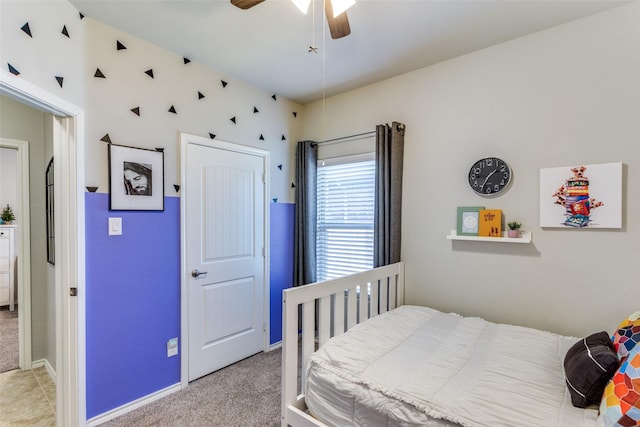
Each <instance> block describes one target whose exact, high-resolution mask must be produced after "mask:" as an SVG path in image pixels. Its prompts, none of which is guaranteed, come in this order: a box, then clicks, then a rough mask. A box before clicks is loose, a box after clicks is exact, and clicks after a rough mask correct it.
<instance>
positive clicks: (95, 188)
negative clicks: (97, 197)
mask: <svg viewBox="0 0 640 427" xmlns="http://www.w3.org/2000/svg"><path fill="white" fill-rule="evenodd" d="M97 189H98V187H87V191H88V192H89V193H95V192H96V190H97Z"/></svg>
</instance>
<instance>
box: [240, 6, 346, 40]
mask: <svg viewBox="0 0 640 427" xmlns="http://www.w3.org/2000/svg"><path fill="white" fill-rule="evenodd" d="M263 1H264V0H231V4H233V5H234V6H236V7H239V8H240V9H249V8H252V7H253V6H255V5H258V4H260V3H262V2H263ZM292 1H293V2H294V3H295V5H296V6H297V7H298V8H299V9H300V10H301V11H302V12H303V13H307V9H308V8H309V3H311V0H292ZM354 3H355V1H354V0H346V1H345V0H341V1H337V0H324V12H325V14H326V15H327V23H328V24H329V32H330V33H331V38H332V39H339V38H342V37H346V36H348V35H349V34H351V27H350V26H349V18H347V9H348V8H349V7H351V6H352V5H353V4H354ZM334 10H335V14H334Z"/></svg>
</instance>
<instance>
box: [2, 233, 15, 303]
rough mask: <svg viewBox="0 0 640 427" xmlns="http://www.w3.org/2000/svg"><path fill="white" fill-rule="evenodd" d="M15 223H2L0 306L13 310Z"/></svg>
mask: <svg viewBox="0 0 640 427" xmlns="http://www.w3.org/2000/svg"><path fill="white" fill-rule="evenodd" d="M15 232H16V226H15V225H0V306H5V305H8V306H9V310H10V311H13V303H14V300H15V296H14V290H15V284H14V282H15V262H16V256H15V246H14V243H13V242H14V239H15Z"/></svg>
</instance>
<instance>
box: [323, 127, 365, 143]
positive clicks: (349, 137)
mask: <svg viewBox="0 0 640 427" xmlns="http://www.w3.org/2000/svg"><path fill="white" fill-rule="evenodd" d="M375 134H376V131H375V130H372V131H369V132H362V133H356V134H353V135H347V136H341V137H339V138H333V139H327V140H324V141H320V142H316V145H320V144H324V143H326V142H336V141H341V140H343V139H351V138H355V137H357V136H366V135H375Z"/></svg>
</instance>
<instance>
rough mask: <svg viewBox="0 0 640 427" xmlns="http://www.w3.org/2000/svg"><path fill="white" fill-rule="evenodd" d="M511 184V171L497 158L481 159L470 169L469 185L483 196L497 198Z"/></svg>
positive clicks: (505, 163)
mask: <svg viewBox="0 0 640 427" xmlns="http://www.w3.org/2000/svg"><path fill="white" fill-rule="evenodd" d="M510 182H511V169H510V168H509V165H508V164H507V162H505V161H504V160H502V159H498V158H497V157H486V158H484V159H480V160H478V161H477V162H475V163H474V164H473V166H471V169H469V185H470V186H471V189H472V190H473V191H475V192H476V193H478V194H480V195H481V196H497V195H499V194H500V193H502V192H503V191H504V190H506V189H507V187H508V186H509V183H510Z"/></svg>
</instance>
